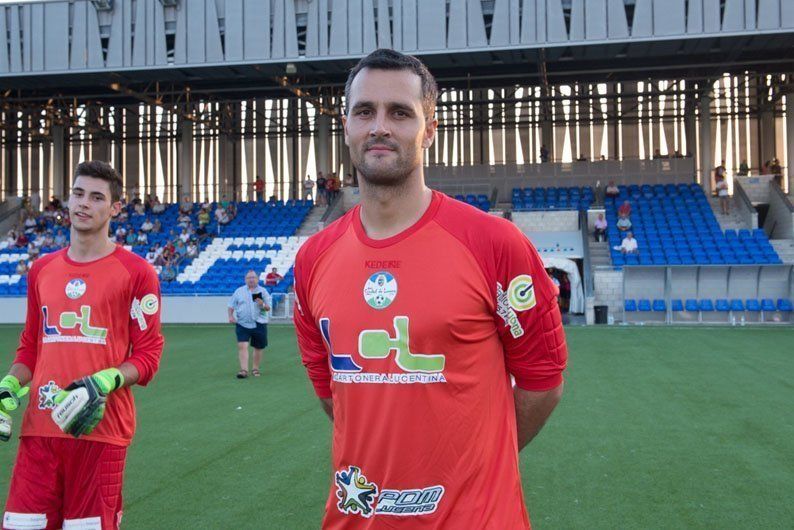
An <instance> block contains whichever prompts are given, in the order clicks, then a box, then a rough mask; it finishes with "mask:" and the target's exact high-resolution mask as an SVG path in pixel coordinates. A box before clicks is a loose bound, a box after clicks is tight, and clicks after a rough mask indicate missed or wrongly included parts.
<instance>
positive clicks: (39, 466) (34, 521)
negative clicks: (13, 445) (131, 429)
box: [3, 436, 127, 530]
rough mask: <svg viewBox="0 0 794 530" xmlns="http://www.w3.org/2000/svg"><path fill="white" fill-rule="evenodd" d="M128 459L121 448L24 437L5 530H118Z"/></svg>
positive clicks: (125, 452)
mask: <svg viewBox="0 0 794 530" xmlns="http://www.w3.org/2000/svg"><path fill="white" fill-rule="evenodd" d="M126 457H127V448H126V447H121V446H118V445H111V444H106V443H101V442H89V441H86V440H79V439H73V438H47V437H40V436H24V437H22V438H21V439H20V442H19V452H18V453H17V460H16V464H14V471H13V474H12V476H11V488H10V491H9V493H8V500H7V501H6V511H5V514H4V516H3V530H14V529H18V528H24V529H26V530H27V529H31V530H32V529H46V530H51V529H57V528H63V530H69V529H70V528H80V529H81V530H107V529H113V530H115V529H117V528H118V527H119V523H120V522H121V484H122V478H123V475H124V462H125V460H126Z"/></svg>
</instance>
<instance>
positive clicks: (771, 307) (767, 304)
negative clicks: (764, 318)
mask: <svg viewBox="0 0 794 530" xmlns="http://www.w3.org/2000/svg"><path fill="white" fill-rule="evenodd" d="M761 310H762V311H775V302H774V300H772V299H771V298H764V299H763V300H761Z"/></svg>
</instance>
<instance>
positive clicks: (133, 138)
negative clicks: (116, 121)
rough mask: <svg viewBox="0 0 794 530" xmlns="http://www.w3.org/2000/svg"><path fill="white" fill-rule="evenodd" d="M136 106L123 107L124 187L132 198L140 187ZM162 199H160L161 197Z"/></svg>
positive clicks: (137, 110)
mask: <svg viewBox="0 0 794 530" xmlns="http://www.w3.org/2000/svg"><path fill="white" fill-rule="evenodd" d="M139 119H140V114H139V107H138V105H128V106H126V107H124V131H125V134H126V137H127V138H129V140H127V144H126V146H125V148H124V149H125V156H124V169H123V170H124V187H125V189H126V192H127V195H128V196H132V192H133V190H137V189H138V188H139V187H140V179H141V167H140V161H139V160H138V157H139V156H140V148H141V147H140V140H139V139H138V136H139V133H140V125H139ZM161 198H162V197H161Z"/></svg>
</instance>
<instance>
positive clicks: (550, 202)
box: [512, 186, 595, 212]
mask: <svg viewBox="0 0 794 530" xmlns="http://www.w3.org/2000/svg"><path fill="white" fill-rule="evenodd" d="M594 200H595V194H594V193H593V188H591V187H589V186H585V187H567V188H557V187H549V188H523V189H522V188H513V194H512V205H513V210H514V211H518V212H523V211H533V210H587V209H589V208H590V207H591V206H592V205H593V202H594Z"/></svg>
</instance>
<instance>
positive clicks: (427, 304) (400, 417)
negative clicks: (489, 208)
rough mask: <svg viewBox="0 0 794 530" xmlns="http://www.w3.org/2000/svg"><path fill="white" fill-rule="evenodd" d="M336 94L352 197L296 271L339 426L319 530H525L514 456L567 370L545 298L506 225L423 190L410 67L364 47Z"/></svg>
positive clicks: (403, 59) (312, 364)
mask: <svg viewBox="0 0 794 530" xmlns="http://www.w3.org/2000/svg"><path fill="white" fill-rule="evenodd" d="M345 91H346V94H345V96H346V104H347V109H346V114H345V116H344V118H343V120H344V130H345V140H346V142H347V145H348V146H349V147H350V155H351V159H352V161H353V165H355V167H356V169H357V170H358V172H359V175H360V178H359V185H360V192H361V203H360V205H359V206H357V207H355V208H353V209H352V210H350V211H349V212H348V213H347V214H346V215H345V216H343V217H342V218H341V219H339V220H338V221H337V222H335V223H333V224H332V225H330V226H329V227H328V228H326V229H325V230H324V231H322V232H320V233H319V234H316V235H315V236H313V237H312V238H310V239H309V240H308V242H307V243H306V244H305V245H304V246H303V247H302V248H301V250H300V252H299V253H298V256H297V260H296V264H295V277H296V287H295V292H296V294H297V300H298V304H297V306H296V311H295V325H296V331H297V336H298V344H299V347H300V351H301V355H302V358H303V363H304V364H305V366H306V368H307V371H308V374H309V377H310V379H311V381H312V383H313V385H314V388H315V391H316V393H317V395H318V397H319V398H320V400H321V403H322V406H323V408H324V409H325V411H326V412H327V414H328V416H329V417H330V418H331V419H332V421H333V423H334V436H333V441H334V443H333V469H334V474H333V477H332V486H331V491H330V494H329V496H328V502H327V505H326V512H325V518H324V521H323V527H324V528H328V529H340V528H357V529H358V528H386V527H388V528H411V529H423V528H477V529H500V530H501V529H507V528H509V529H511V530H513V529H517V528H525V529H526V528H529V519H528V515H527V510H526V507H525V505H524V499H523V494H522V489H521V480H520V476H519V469H518V452H519V450H520V449H522V448H523V447H524V446H525V445H526V444H527V443H529V441H530V440H531V439H532V438H533V437H534V436H535V435H536V434H537V433H538V432H539V431H540V429H541V427H542V426H543V424H544V422H545V421H546V419H547V418H548V417H549V415H550V414H551V412H552V410H553V409H554V407H555V406H556V405H557V402H558V401H559V399H560V397H561V395H562V385H563V380H562V371H563V369H564V368H565V365H566V360H567V349H566V345H565V337H564V334H563V330H562V324H561V320H560V312H559V309H558V307H557V303H556V291H555V289H554V286H553V284H552V282H551V280H550V279H549V277H548V275H547V274H546V272H545V270H544V267H543V262H542V261H541V259H540V257H539V256H538V254H537V252H536V251H535V249H534V248H533V247H532V245H531V244H530V243H529V241H528V240H527V238H526V237H525V236H524V235H523V234H522V233H521V232H520V231H519V230H518V229H517V228H516V227H515V225H513V224H512V223H510V222H508V221H506V220H504V219H501V218H497V217H495V216H491V215H488V214H487V213H483V212H480V211H479V210H477V209H475V208H472V207H470V206H468V205H466V204H464V203H462V202H459V201H455V200H452V199H450V198H448V197H447V196H445V195H443V194H441V193H438V192H434V191H432V190H430V189H429V188H427V186H426V185H425V181H424V174H423V169H422V168H423V156H424V150H425V149H427V148H429V147H430V146H431V144H432V143H433V139H434V137H435V133H436V127H437V121H436V119H435V114H434V110H435V102H436V97H437V89H436V83H435V80H434V79H433V77H432V75H431V74H430V73H429V72H428V71H427V69H426V68H425V66H424V65H423V64H422V63H421V62H419V61H418V60H417V59H415V58H413V57H410V56H406V55H403V54H400V53H398V52H395V51H392V50H378V51H375V52H373V53H372V54H370V55H369V56H367V57H366V58H364V59H362V60H361V62H359V63H358V65H357V66H356V67H355V68H354V69H353V70H352V71H351V73H350V76H349V77H348V81H347V86H346V90H345ZM511 376H512V378H513V379H514V380H515V388H513V385H512V384H511Z"/></svg>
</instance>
